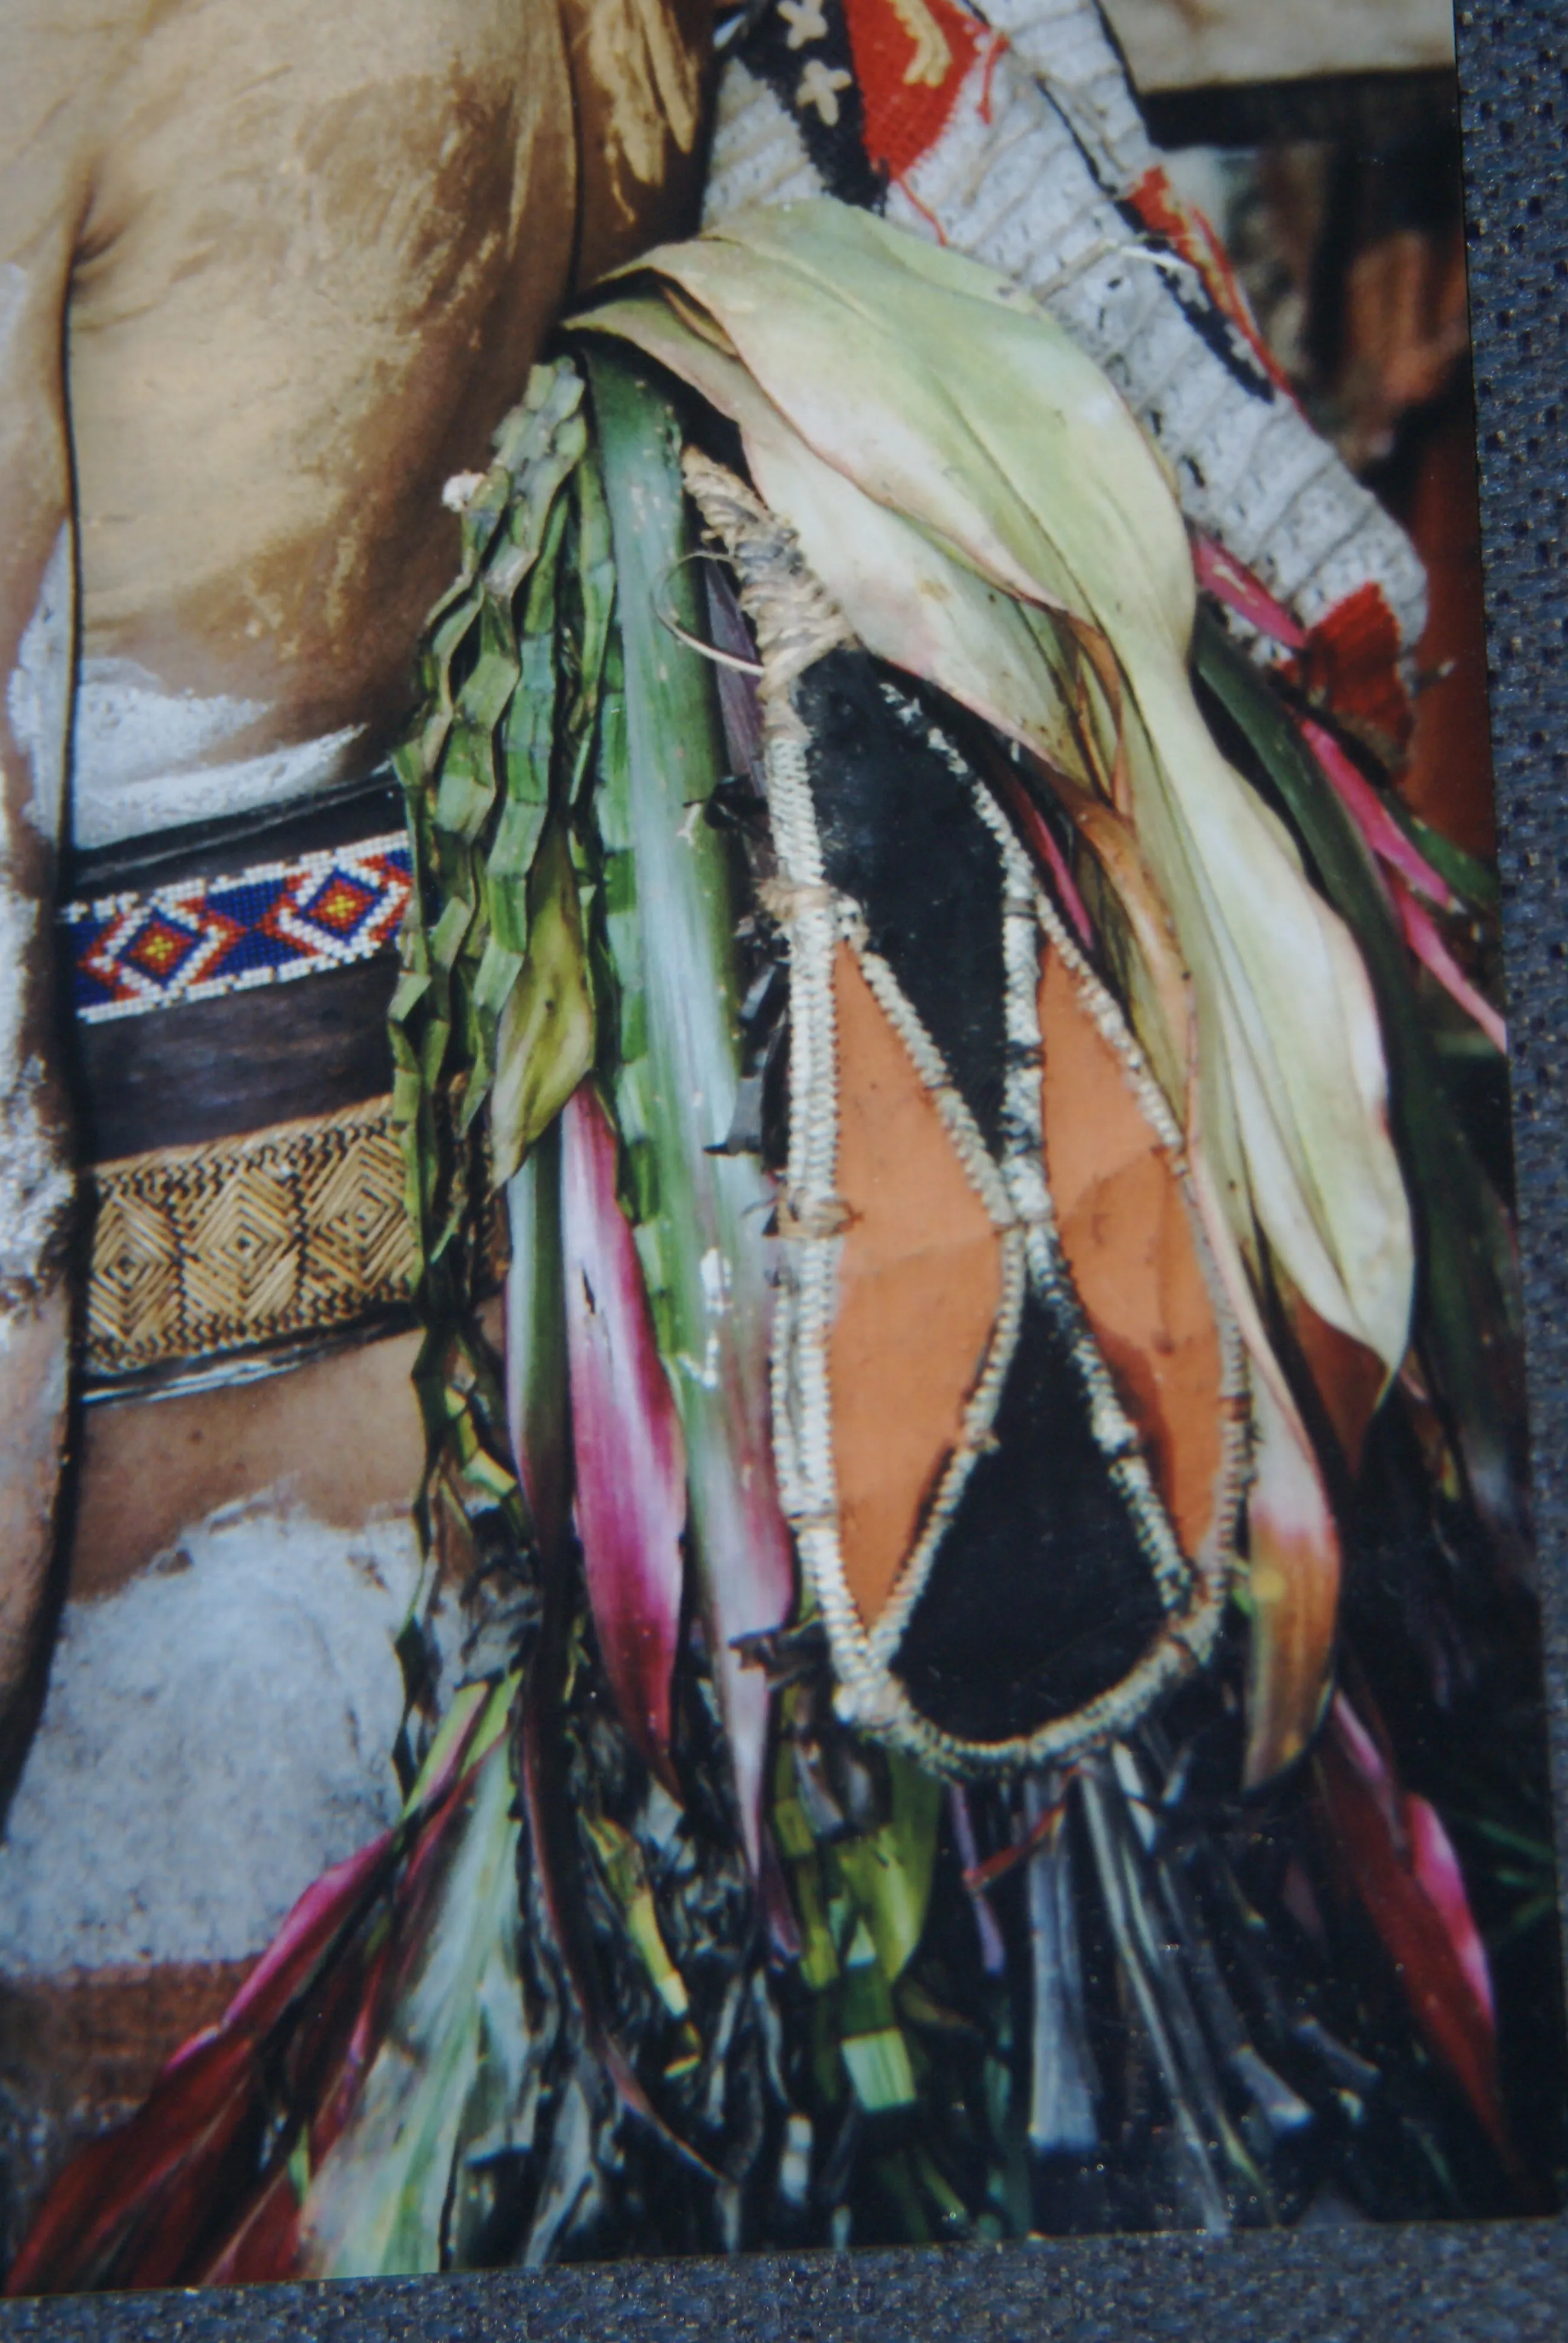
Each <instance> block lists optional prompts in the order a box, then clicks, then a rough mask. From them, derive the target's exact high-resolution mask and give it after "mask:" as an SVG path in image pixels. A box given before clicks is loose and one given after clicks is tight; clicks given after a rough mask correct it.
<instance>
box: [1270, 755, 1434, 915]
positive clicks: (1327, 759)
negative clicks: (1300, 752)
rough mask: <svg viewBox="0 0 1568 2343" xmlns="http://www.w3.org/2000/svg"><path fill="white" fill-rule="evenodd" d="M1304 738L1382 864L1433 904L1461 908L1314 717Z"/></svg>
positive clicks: (1377, 796)
mask: <svg viewBox="0 0 1568 2343" xmlns="http://www.w3.org/2000/svg"><path fill="white" fill-rule="evenodd" d="M1302 739H1304V740H1305V741H1306V744H1307V746H1308V748H1309V749H1311V750H1312V754H1313V756H1314V757H1315V758H1316V759H1317V760H1318V762H1319V764H1320V765H1321V766H1322V769H1323V771H1324V773H1325V774H1326V775H1327V776H1328V780H1329V785H1330V787H1331V788H1332V789H1333V791H1334V794H1335V796H1336V797H1337V798H1339V799H1340V801H1341V803H1342V805H1343V806H1344V809H1345V810H1346V812H1347V813H1348V814H1349V815H1350V817H1351V820H1352V821H1353V822H1354V823H1355V825H1356V828H1357V829H1358V830H1360V831H1361V834H1362V837H1363V838H1364V839H1365V840H1366V842H1367V844H1368V845H1369V846H1370V847H1371V848H1372V852H1373V853H1374V854H1375V855H1376V856H1377V857H1378V858H1379V860H1381V861H1383V862H1386V863H1387V864H1388V866H1389V869H1390V870H1397V871H1398V872H1399V874H1400V876H1401V878H1402V879H1404V880H1407V881H1408V882H1409V884H1410V885H1411V886H1412V887H1413V888H1415V889H1416V890H1417V891H1418V892H1419V893H1421V894H1422V895H1424V896H1425V897H1426V898H1427V900H1428V901H1429V902H1432V903H1436V904H1437V905H1438V907H1439V908H1440V909H1441V910H1445V911H1447V910H1454V909H1455V908H1456V906H1455V902H1454V897H1453V891H1452V889H1451V888H1450V886H1449V884H1448V881H1447V880H1445V879H1443V878H1442V876H1441V875H1440V873H1439V872H1437V871H1436V870H1433V869H1432V864H1431V863H1430V862H1429V861H1428V860H1427V859H1426V857H1425V855H1424V854H1423V853H1422V850H1421V849H1420V848H1419V847H1418V846H1417V845H1416V844H1415V842H1414V840H1412V839H1411V838H1408V837H1407V836H1406V835H1405V833H1404V831H1403V830H1402V829H1401V828H1400V826H1399V824H1398V822H1397V821H1395V820H1394V818H1393V816H1392V814H1391V813H1390V811H1389V809H1388V808H1387V806H1385V805H1384V803H1383V801H1382V799H1381V798H1380V797H1379V795H1378V793H1377V791H1376V790H1375V789H1373V787H1372V783H1371V782H1370V781H1369V780H1368V779H1367V778H1366V776H1365V775H1364V774H1363V773H1361V772H1359V771H1358V770H1357V769H1356V767H1355V765H1354V764H1353V763H1352V760H1351V759H1350V758H1349V757H1347V756H1346V754H1345V752H1344V750H1343V749H1342V748H1341V746H1340V744H1339V742H1338V741H1337V740H1336V739H1334V736H1333V734H1332V732H1330V731H1328V730H1327V729H1325V728H1324V726H1322V724H1317V723H1314V722H1313V721H1312V719H1311V718H1310V717H1308V718H1307V719H1305V720H1304V721H1303V723H1302Z"/></svg>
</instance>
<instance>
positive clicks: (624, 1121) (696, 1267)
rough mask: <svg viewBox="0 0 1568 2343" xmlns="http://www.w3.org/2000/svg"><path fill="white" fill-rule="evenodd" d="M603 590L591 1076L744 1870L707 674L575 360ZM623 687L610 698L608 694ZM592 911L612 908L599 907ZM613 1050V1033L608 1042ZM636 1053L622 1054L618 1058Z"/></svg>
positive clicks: (677, 505) (753, 1591) (760, 1578)
mask: <svg viewBox="0 0 1568 2343" xmlns="http://www.w3.org/2000/svg"><path fill="white" fill-rule="evenodd" d="M588 377H589V383H590V387H591V390H592V396H593V403H594V414H595V419H596V423H597V426H598V445H599V449H600V453H601V457H602V461H603V479H604V489H605V498H606V504H607V507H608V514H609V521H610V528H611V534H612V540H613V545H614V551H615V565H616V570H617V574H618V580H619V587H618V617H619V626H618V634H619V639H620V650H621V660H620V673H619V676H618V677H617V676H616V673H615V669H614V665H613V663H612V661H611V660H610V659H609V657H608V654H607V664H606V669H605V680H604V699H603V706H602V712H601V725H600V763H599V772H598V787H597V788H596V789H595V791H594V793H593V799H592V805H593V810H594V815H595V819H596V822H597V825H598V837H599V843H600V846H601V849H602V853H603V865H604V879H605V902H606V906H607V910H606V917H605V933H606V943H607V949H608V960H609V961H610V964H611V967H612V969H613V973H614V980H615V986H616V990H617V991H618V995H619V997H620V1000H621V1001H622V1002H623V1003H627V1002H630V1001H636V1002H637V1003H638V1004H639V1005H638V1009H637V1010H636V1011H633V1012H630V1013H623V1015H622V1017H621V1019H620V1021H619V1034H618V1038H619V1041H620V1044H621V1052H622V1054H621V1055H620V1057H619V1059H618V1061H613V1062H612V1063H611V1064H610V1065H609V1066H608V1069H607V1072H608V1078H609V1080H610V1081H611V1082H612V1083H613V1097H614V1105H615V1111H616V1120H617V1123H618V1128H619V1131H620V1136H621V1139H622V1141H623V1144H624V1145H625V1147H626V1150H627V1158H626V1169H627V1170H628V1172H630V1173H631V1174H632V1175H633V1176H632V1177H631V1178H630V1179H629V1180H628V1181H627V1182H625V1183H624V1184H625V1186H626V1188H627V1189H628V1195H627V1201H628V1207H629V1209H630V1210H631V1212H632V1214H633V1217H634V1222H635V1229H636V1238H637V1245H638V1257H639V1259H640V1261H641V1263H642V1268H643V1274H644V1278H645V1280H646V1282H647V1286H648V1299H649V1302H650V1303H651V1305H652V1310H653V1317H654V1324H655V1330H656V1334H657V1339H658V1346H659V1352H660V1355H661V1357H662V1358H663V1360H664V1363H665V1365H666V1367H667V1369H668V1373H669V1375H670V1380H671V1383H672V1384H673V1386H674V1389H675V1393H676V1399H677V1403H678V1408H679V1411H680V1418H681V1426H682V1430H683V1432H684V1434H685V1439H686V1447H687V1457H688V1470H689V1488H690V1503H691V1530H692V1541H693V1546H694V1550H695V1560H696V1564H697V1574H698V1584H699V1591H700V1594H701V1599H702V1606H703V1611H704V1614H705V1617H706V1621H707V1624H708V1632H709V1648H710V1650H711V1653H712V1657H713V1666H714V1674H715V1676H716V1678H717V1681H718V1689H719V1700H720V1703H721V1705H722V1709H723V1715H724V1723H725V1731H726V1740H727V1744H728V1747H729V1756H730V1762H731V1765H732V1766H733V1768H734V1772H735V1780H736V1789H737V1796H738V1803H739V1811H740V1816H741V1822H742V1826H743V1829H744V1831H745V1834H746V1840H747V1845H748V1848H749V1852H750V1854H751V1856H752V1859H753V1861H754V1862H755V1861H756V1860H757V1858H758V1854H759V1838H758V1802H759V1795H760V1785H761V1772H762V1764H763V1745H764V1740H765V1735H766V1725H767V1714H768V1688H767V1683H766V1679H765V1677H764V1676H763V1674H762V1671H761V1670H760V1669H757V1668H750V1667H748V1666H746V1665H745V1664H743V1663H742V1661H741V1660H740V1658H739V1654H737V1653H736V1652H735V1650H734V1649H733V1644H734V1642H735V1639H736V1638H737V1637H738V1636H741V1635H746V1634H754V1633H756V1632H758V1631H759V1630H762V1629H765V1628H769V1627H775V1626H778V1625H779V1624H780V1623H781V1622H782V1620H783V1619H784V1617H785V1615H786V1614H787V1612H788V1610H789V1603H790V1599H791V1596H792V1594H793V1585H794V1566H793V1557H792V1554H791V1550H790V1546H789V1537H788V1534H787V1532H786V1530H785V1527H784V1523H783V1520H782V1516H781V1514H780V1513H779V1502H778V1498H777V1495H776V1493H775V1489H774V1481H773V1454H772V1438H771V1431H770V1419H769V1314H770V1313H769V1292H768V1286H767V1281H766V1275H765V1270H764V1260H763V1245H762V1231H763V1228H764V1226H765V1223H766V1221H767V1217H768V1212H769V1206H770V1197H769V1187H768V1182H767V1181H766V1179H765V1178H764V1176H763V1173H762V1171H761V1167H760V1165H759V1164H758V1163H756V1162H755V1161H750V1160H749V1159H747V1158H745V1157H740V1156H719V1155H714V1154H710V1153H709V1149H710V1148H712V1147H715V1146H717V1145H719V1142H721V1141H723V1139H724V1138H725V1136H726V1135H727V1133H728V1131H729V1127H730V1122H731V1119H732V1116H733V1112H734V1106H735V1096H736V1090H737V1086H738V1082H739V1032H738V1025H737V1002H736V997H735V939H734V920H735V906H734V902H733V899H732V894H731V888H730V874H729V861H728V849H727V847H726V844H725V841H724V840H723V838H722V836H721V834H720V833H719V831H718V830H715V829H714V828H713V827H712V826H711V825H710V824H709V822H707V821H705V820H703V818H702V811H701V809H702V808H703V806H704V805H705V803H706V802H707V800H708V799H709V797H710V796H711V794H712V791H713V789H714V787H715V784H716V783H717V781H718V780H719V778H720V776H721V775H722V773H723V771H724V769H725V766H724V756H723V747H722V737H721V733H720V729H719V713H718V707H717V699H716V694H715V690H714V685H713V676H712V670H711V669H710V668H709V666H708V665H707V664H706V663H705V662H704V661H703V660H702V659H699V657H697V656H696V654H695V653H693V652H692V651H691V650H689V649H687V648H686V647H685V646H684V645H682V644H681V643H679V642H678V641H677V640H676V639H674V638H673V637H672V636H671V635H670V634H669V633H668V631H667V630H666V629H665V628H664V627H663V626H662V625H661V624H660V623H659V619H658V615H657V613H658V607H659V605H660V601H661V599H662V600H663V601H664V602H665V603H666V604H669V605H673V608H674V614H675V615H676V617H677V618H678V620H679V621H680V622H681V623H682V624H684V625H685V626H687V627H688V628H689V629H690V630H691V631H693V632H696V631H698V627H699V619H698V613H697V610H696V608H695V605H694V602H693V590H694V589H693V583H692V576H691V570H690V568H689V567H682V566H678V565H679V564H680V563H681V559H682V557H683V556H684V555H685V554H686V553H687V552H688V551H689V549H690V540H689V531H688V525H687V518H686V508H685V498H684V495H683V491H682V488H681V480H680V462H679V458H680V433H679V426H678V420H677V418H676V417H675V415H674V413H673V411H672V409H671V408H670V407H669V405H668V401H667V400H666V399H665V398H664V397H661V396H660V395H659V394H658V392H656V391H655V390H654V389H653V388H652V387H650V386H649V384H648V381H647V380H646V378H645V377H642V376H641V375H639V374H638V372H636V371H634V370H633V369H631V368H628V367H626V366H625V365H624V364H622V363H621V362H620V360H619V358H618V356H617V355H615V354H614V353H612V352H610V351H608V350H603V351H601V350H600V349H598V348H597V347H596V348H595V350H594V351H593V352H592V354H591V356H590V357H589V361H588ZM617 682H618V683H619V684H620V686H621V689H620V690H617V689H616V688H615V687H616V684H617ZM610 906H614V907H615V908H613V909H611V908H609V907H610ZM611 1030H612V1031H613V1030H614V1028H613V1027H612V1029H611ZM638 1038H640V1039H641V1040H642V1041H643V1042H644V1045H645V1046H644V1048H643V1051H641V1053H640V1054H631V1053H630V1044H631V1043H632V1041H634V1040H635V1039H638Z"/></svg>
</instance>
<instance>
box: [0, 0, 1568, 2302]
mask: <svg viewBox="0 0 1568 2343" xmlns="http://www.w3.org/2000/svg"><path fill="white" fill-rule="evenodd" d="M1256 5H1259V6H1268V5H1282V0H1256ZM1459 56H1460V71H1461V75H1462V82H1463V87H1464V106H1463V123H1464V136H1465V169H1466V180H1467V201H1468V210H1469V239H1470V267H1471V305H1472V317H1473V327H1474V338H1475V350H1476V375H1477V393H1478V404H1479V418H1478V420H1479V436H1480V453H1481V472H1482V497H1483V528H1484V533H1485V543H1486V573H1487V578H1486V582H1487V605H1488V633H1489V652H1490V659H1491V672H1492V689H1493V739H1494V743H1495V748H1496V757H1497V786H1498V796H1499V804H1500V811H1501V815H1502V822H1503V886H1504V897H1505V902H1506V923H1507V940H1508V969H1509V986H1510V997H1511V1008H1512V1018H1511V1023H1512V1028H1513V1052H1514V1114H1515V1126H1516V1136H1517V1143H1518V1150H1519V1171H1520V1189H1521V1194H1522V1198H1523V1256H1524V1272H1525V1285H1526V1298H1527V1303H1528V1310H1529V1328H1530V1374H1531V1388H1532V1412H1533V1433H1534V1444H1535V1497H1536V1505H1537V1530H1538V1537H1539V1543H1540V1555H1541V1568H1542V1578H1543V1594H1544V1600H1545V1610H1546V1625H1547V1638H1548V1660H1549V1678H1550V1687H1551V1701H1552V1711H1553V1761H1554V1765H1553V1773H1554V1782H1555V1787H1556V1797H1557V1814H1558V1846H1559V1851H1560V1863H1561V1865H1562V1875H1563V1878H1564V1879H1565V1880H1568V1831H1565V1829H1564V1827H1563V1825H1564V1820H1565V1818H1568V563H1565V558H1564V551H1563V531H1564V528H1565V526H1568V429H1565V427H1564V422H1563V410H1564V407H1565V406H1568V167H1565V163H1568V145H1565V140H1568V0H1485V5H1477V6H1474V7H1461V9H1460V10H1459ZM1036 2337H1039V2338H1048V2337H1049V2338H1058V2337H1060V2338H1071V2343H1123V2338H1125V2343H1179V2338H1181V2343H1185V2338H1192V2343H1220V2338H1225V2343H1362V2338H1366V2343H1439V2338H1441V2343H1472V2338H1473V2343H1536V2338H1540V2343H1562V2338H1563V2337H1568V2219H1563V2220H1553V2221H1535V2222H1517V2223H1500V2224H1489V2225H1480V2224H1478V2225H1475V2226H1469V2225H1458V2226H1453V2227H1446V2226H1445V2227H1425V2228H1418V2227H1391V2228H1386V2229H1372V2230H1360V2231H1354V2232H1346V2231H1308V2232H1300V2231H1298V2232H1296V2233H1294V2234H1292V2235H1288V2236H1283V2237H1259V2236H1251V2237H1239V2238H1235V2239H1232V2240H1225V2241H1220V2242H1205V2241H1201V2240H1198V2239H1194V2238H1191V2237H1146V2238H1102V2239H1084V2240H1071V2241H1065V2242H1062V2243H1060V2244H1050V2245H1040V2246H1031V2247H997V2248H993V2249H990V2250H983V2249H977V2248H957V2247H955V2248H948V2249H933V2250H931V2251H929V2252H918V2253H917V2252H908V2253H874V2254H873V2253H864V2254H856V2253H849V2254H844V2255H837V2254H822V2255H807V2256H800V2257H798V2258H775V2257H771V2256H769V2257H758V2258H749V2259H746V2260H741V2261H737V2262H732V2263H709V2262H702V2263H691V2262H652V2263H639V2264H617V2265H608V2266H604V2267H602V2268H590V2269H576V2270H568V2271H558V2272H553V2273H547V2274H541V2275H539V2276H527V2277H525V2276H514V2275H502V2276H498V2277H490V2278H434V2279H427V2280H393V2281H381V2282H376V2283H365V2284H347V2285H337V2286H326V2287H312V2288H306V2287H278V2288H273V2287H265V2288H252V2289H248V2290H239V2291H236V2292H231V2293H206V2294H190V2293H187V2294H168V2295H154V2296H148V2295H142V2296H122V2297H119V2298H88V2299H81V2298H79V2299H75V2300H71V2301H64V2302H55V2303H16V2304H13V2305H9V2306H6V2307H5V2308H3V2309H0V2343H13V2338H14V2343H23V2338H26V2343H503V2338H505V2343H511V2338H517V2343H524V2338H526V2339H527V2343H579V2338H580V2343H720V2338H723V2343H883V2338H888V2343H892V2338H899V2343H904V2339H905V2338H910V2343H915V2339H916V2338H918V2343H960V2338H961V2343H1023V2338H1036Z"/></svg>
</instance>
